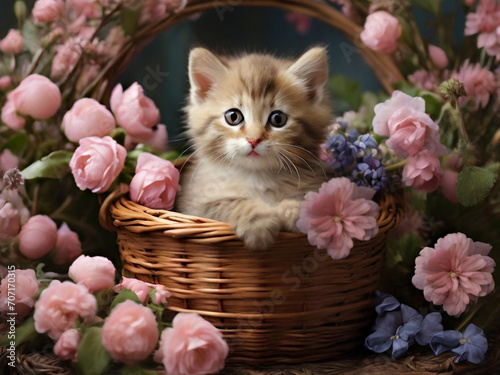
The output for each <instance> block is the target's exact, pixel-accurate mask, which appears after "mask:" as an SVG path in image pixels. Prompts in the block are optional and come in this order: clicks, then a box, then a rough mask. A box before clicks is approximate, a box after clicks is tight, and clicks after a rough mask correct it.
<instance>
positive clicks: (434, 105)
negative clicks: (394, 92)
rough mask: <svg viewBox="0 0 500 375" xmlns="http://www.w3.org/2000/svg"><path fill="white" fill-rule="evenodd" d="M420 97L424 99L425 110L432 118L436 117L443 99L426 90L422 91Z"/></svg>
mask: <svg viewBox="0 0 500 375" xmlns="http://www.w3.org/2000/svg"><path fill="white" fill-rule="evenodd" d="M420 97H421V98H422V99H424V101H425V112H426V113H428V114H429V115H430V116H431V117H432V118H433V119H436V118H438V117H439V114H440V113H441V108H442V107H443V104H444V102H443V100H442V99H441V98H440V97H439V96H437V95H436V94H434V93H432V92H427V91H425V92H422V93H421V94H420Z"/></svg>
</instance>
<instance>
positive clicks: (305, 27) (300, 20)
mask: <svg viewBox="0 0 500 375" xmlns="http://www.w3.org/2000/svg"><path fill="white" fill-rule="evenodd" d="M285 20H286V21H287V22H289V23H291V24H292V25H294V26H295V30H296V31H297V33H299V34H300V35H306V34H307V33H308V32H309V30H310V29H311V17H309V16H308V15H306V14H302V13H297V12H287V13H286V14H285Z"/></svg>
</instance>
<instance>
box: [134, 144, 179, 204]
mask: <svg viewBox="0 0 500 375" xmlns="http://www.w3.org/2000/svg"><path fill="white" fill-rule="evenodd" d="M178 190H179V171H178V170H177V168H175V167H174V165H173V164H172V163H171V162H170V161H168V160H165V159H162V158H159V157H158V156H155V155H153V154H150V153H147V152H143V153H141V154H140V155H139V158H138V159H137V166H136V168H135V175H134V177H133V178H132V181H130V198H131V199H132V200H133V201H134V202H137V203H140V204H143V205H145V206H147V207H150V208H157V209H164V210H170V209H172V207H174V201H175V195H176V193H177V191H178Z"/></svg>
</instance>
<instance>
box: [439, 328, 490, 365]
mask: <svg viewBox="0 0 500 375" xmlns="http://www.w3.org/2000/svg"><path fill="white" fill-rule="evenodd" d="M430 346H431V348H432V350H433V351H434V354H436V355H440V354H441V353H444V352H446V351H448V350H451V352H452V353H455V354H456V355H457V357H456V358H455V360H454V362H455V363H458V362H461V361H464V360H467V361H469V362H471V363H476V364H477V363H480V362H482V361H483V360H484V355H485V354H486V351H487V350H488V341H487V340H486V337H485V336H484V332H483V330H482V329H481V328H479V327H478V326H476V325H474V324H472V323H471V324H469V325H468V326H467V328H466V329H465V331H464V333H463V334H462V333H460V332H458V331H452V330H450V331H443V332H439V333H436V334H435V335H433V336H432V338H431V341H430Z"/></svg>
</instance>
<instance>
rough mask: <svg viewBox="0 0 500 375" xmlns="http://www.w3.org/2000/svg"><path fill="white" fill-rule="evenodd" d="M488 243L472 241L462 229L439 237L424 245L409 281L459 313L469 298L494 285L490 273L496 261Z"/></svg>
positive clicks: (427, 296) (437, 301)
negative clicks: (432, 246)
mask: <svg viewBox="0 0 500 375" xmlns="http://www.w3.org/2000/svg"><path fill="white" fill-rule="evenodd" d="M490 250H491V246H490V245H488V244H485V243H482V242H474V241H472V240H471V239H470V238H467V237H466V236H465V235H464V234H463V233H453V234H448V235H447V236H445V237H444V238H440V239H439V240H438V241H437V243H436V245H435V246H434V248H431V247H425V248H424V249H422V251H420V255H419V256H418V257H417V259H416V260H415V275H414V276H413V279H412V282H413V285H415V286H416V287H417V288H418V289H421V290H423V291H424V296H425V299H426V300H427V301H429V302H432V303H434V304H435V305H443V309H444V310H445V311H446V312H447V313H448V314H450V315H452V316H458V315H460V314H461V313H462V312H463V311H464V310H465V308H466V306H467V305H468V304H469V302H471V301H476V300H477V298H478V297H483V296H485V295H487V294H488V293H490V292H491V291H492V290H493V288H494V287H495V283H494V281H493V277H492V276H491V273H492V272H493V270H494V267H495V261H494V260H493V259H492V258H490V257H489V256H488V254H489V252H490Z"/></svg>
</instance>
